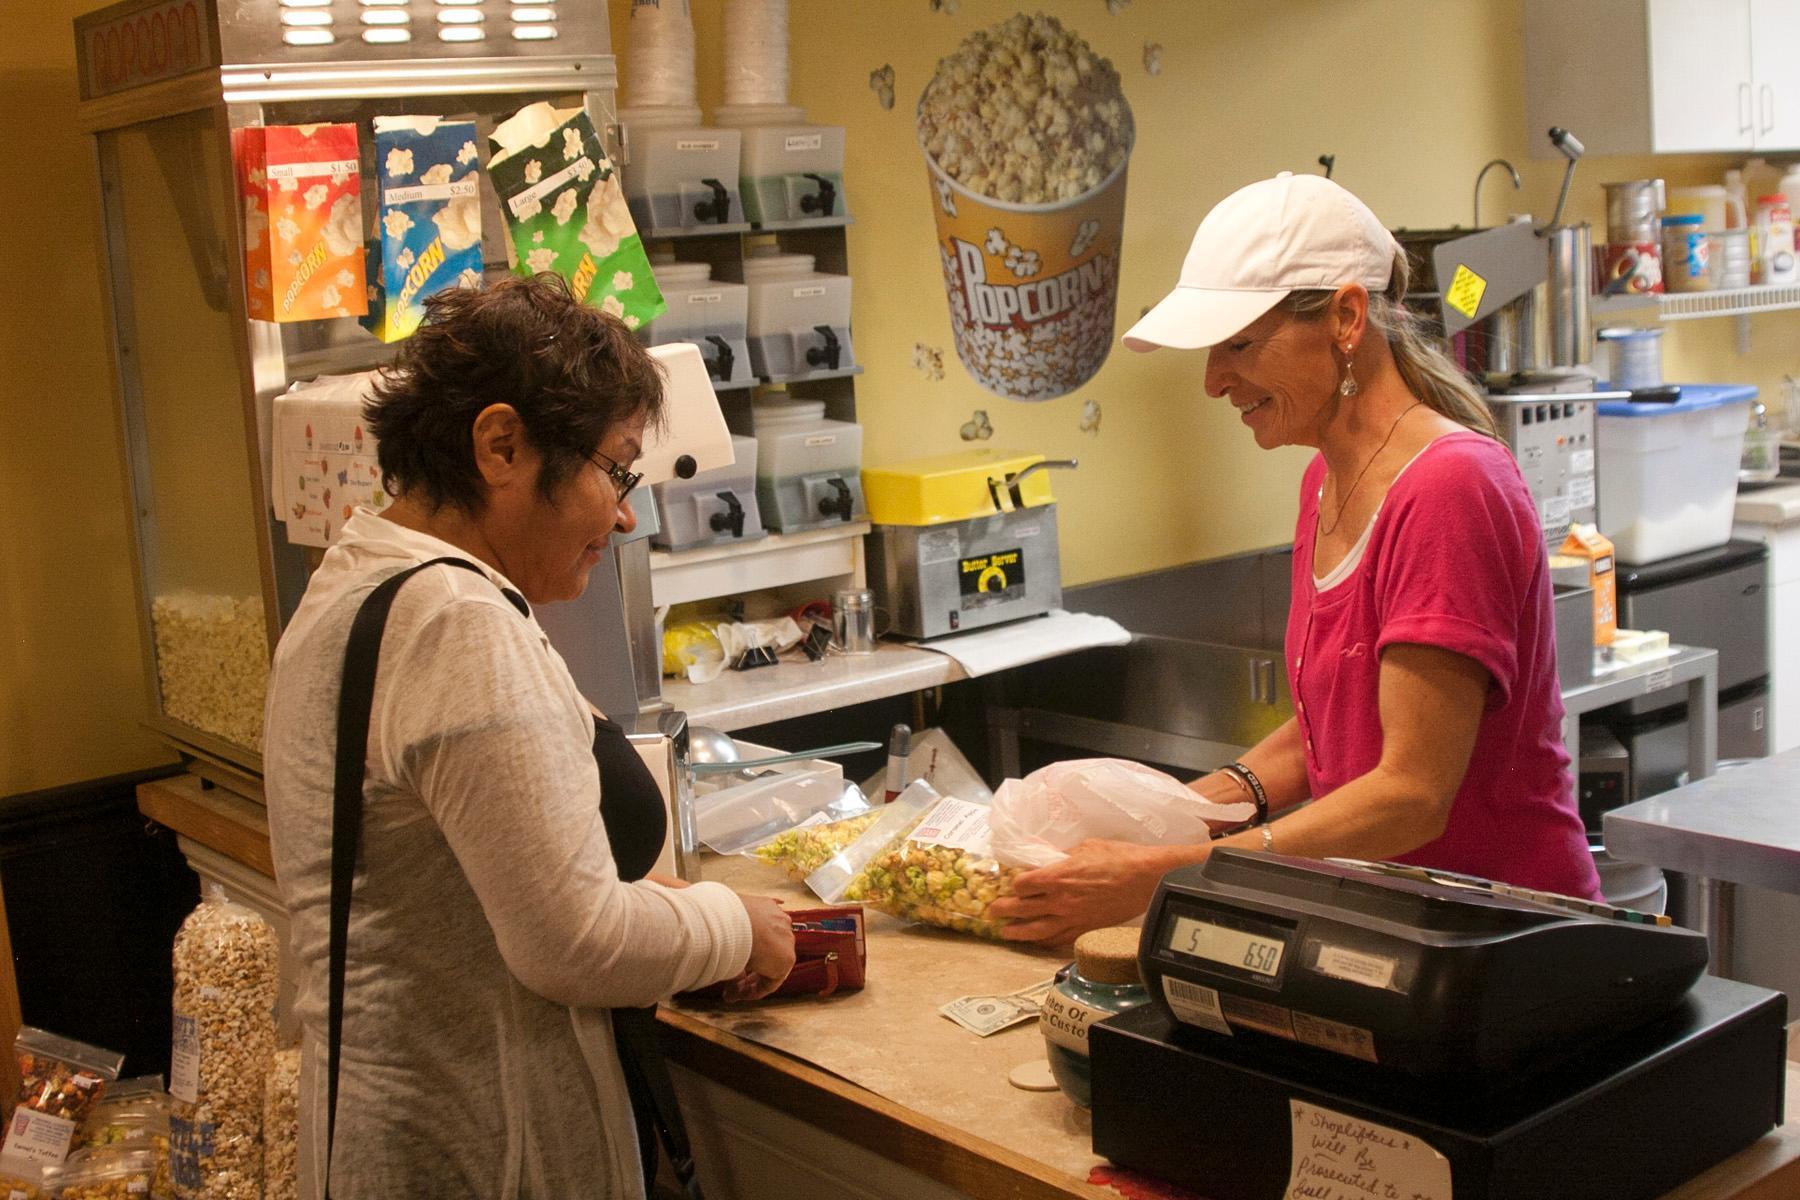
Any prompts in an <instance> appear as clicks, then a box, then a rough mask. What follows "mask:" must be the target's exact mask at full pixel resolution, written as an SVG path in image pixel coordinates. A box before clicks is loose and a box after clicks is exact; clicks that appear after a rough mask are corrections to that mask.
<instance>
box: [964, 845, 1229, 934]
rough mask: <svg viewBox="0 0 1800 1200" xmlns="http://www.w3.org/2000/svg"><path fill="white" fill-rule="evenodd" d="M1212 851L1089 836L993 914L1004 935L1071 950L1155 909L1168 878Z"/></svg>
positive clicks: (1024, 878)
mask: <svg viewBox="0 0 1800 1200" xmlns="http://www.w3.org/2000/svg"><path fill="white" fill-rule="evenodd" d="M1208 850H1209V847H1207V846H1205V845H1198V846H1139V845H1134V844H1133V843H1131V842H1113V841H1105V840H1103V839H1100V838H1089V839H1088V840H1087V841H1085V842H1082V843H1081V844H1080V845H1078V846H1076V847H1075V848H1074V849H1073V850H1071V851H1069V854H1068V857H1066V858H1063V859H1061V860H1059V861H1057V862H1054V863H1051V864H1050V865H1049V866H1047V867H1039V868H1038V869H1037V870H1035V871H1027V872H1025V873H1024V874H1023V875H1020V876H1019V877H1018V878H1017V879H1015V880H1014V881H1013V891H1012V895H1010V896H1003V897H1001V898H1000V899H998V900H996V901H994V903H993V904H992V905H990V906H989V907H988V915H990V916H992V917H996V918H999V919H1003V920H1005V921H1006V922H1007V923H1006V924H1005V925H1003V926H1002V927H1001V929H1000V936H1001V937H1004V938H1008V939H1010V940H1012V941H1016V942H1037V943H1039V944H1040V945H1045V946H1065V945H1068V944H1069V943H1070V942H1072V941H1074V940H1075V938H1076V937H1077V936H1079V935H1080V934H1083V933H1086V932H1087V931H1088V930H1090V929H1104V928H1106V927H1107V926H1110V925H1123V924H1126V923H1127V922H1129V921H1132V920H1135V919H1136V918H1137V917H1139V916H1140V915H1142V914H1143V912H1144V910H1145V909H1146V908H1148V907H1150V898H1151V897H1152V896H1153V895H1155V894H1156V885H1157V884H1158V883H1159V882H1161V880H1162V877H1163V876H1164V875H1166V874H1168V873H1169V872H1170V871H1171V870H1173V869H1174V868H1175V867H1178V866H1182V865H1184V864H1186V863H1195V862H1201V861H1203V860H1204V859H1205V858H1206V855H1207V853H1208Z"/></svg>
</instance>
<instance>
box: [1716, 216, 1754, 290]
mask: <svg viewBox="0 0 1800 1200" xmlns="http://www.w3.org/2000/svg"><path fill="white" fill-rule="evenodd" d="M1706 241H1707V273H1708V274H1709V275H1711V276H1712V281H1713V286H1714V287H1716V288H1744V287H1749V286H1750V268H1751V264H1750V231H1749V230H1748V229H1715V230H1713V231H1712V232H1711V233H1709V234H1707V235H1706Z"/></svg>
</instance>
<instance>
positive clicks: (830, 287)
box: [744, 253, 856, 380]
mask: <svg viewBox="0 0 1800 1200" xmlns="http://www.w3.org/2000/svg"><path fill="white" fill-rule="evenodd" d="M744 282H745V284H746V285H748V287H749V289H750V310H749V333H750V362H751V366H752V368H753V369H754V370H755V372H756V374H758V375H759V376H761V377H762V378H764V379H768V380H786V379H804V378H806V377H807V376H809V375H833V374H844V373H847V372H849V371H852V370H854V369H855V367H856V356H855V354H854V353H853V351H852V349H851V346H850V277H849V276H848V275H827V274H822V273H820V272H818V271H815V270H813V256H812V255H810V254H781V253H767V254H753V255H752V256H751V257H749V258H747V259H745V260H744Z"/></svg>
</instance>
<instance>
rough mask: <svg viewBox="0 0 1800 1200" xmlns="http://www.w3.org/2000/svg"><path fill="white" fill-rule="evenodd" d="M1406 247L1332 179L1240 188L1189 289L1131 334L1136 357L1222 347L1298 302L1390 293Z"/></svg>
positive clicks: (1220, 217)
mask: <svg viewBox="0 0 1800 1200" xmlns="http://www.w3.org/2000/svg"><path fill="white" fill-rule="evenodd" d="M1398 249H1399V243H1397V242H1395V241H1394V236H1393V235H1392V234H1390V233H1389V232H1388V231H1387V227H1386V226H1384V225H1383V224H1382V223H1381V221H1380V220H1379V219H1377V218H1376V216H1375V214H1374V213H1373V212H1371V211H1369V206H1368V205H1366V204H1364V203H1363V202H1362V201H1361V200H1358V199H1357V198H1356V197H1355V196H1353V195H1351V194H1350V193H1349V192H1348V191H1346V190H1345V189H1343V188H1342V187H1339V186H1338V185H1337V184H1335V183H1333V182H1332V181H1331V180H1329V179H1326V178H1325V177H1324V176H1323V175H1295V174H1294V173H1293V172H1291V171H1283V172H1282V173H1281V174H1279V175H1277V176H1276V177H1275V178H1273V179H1264V180H1260V181H1258V182H1256V183H1253V184H1251V185H1249V186H1248V187H1243V188H1239V189H1238V190H1237V191H1235V192H1233V193H1231V195H1229V196H1227V197H1225V199H1223V200H1221V201H1219V203H1218V204H1216V205H1214V206H1213V210H1212V211H1211V212H1209V213H1207V214H1206V219H1205V220H1203V221H1201V222H1200V228H1199V230H1198V231H1196V232H1195V234H1194V242H1193V245H1191V246H1189V247H1188V252H1187V259H1186V260H1185V261H1184V262H1183V263H1182V264H1181V281H1180V282H1179V283H1177V284H1176V285H1175V290H1174V291H1172V292H1170V293H1169V294H1168V295H1167V296H1165V297H1163V299H1162V302H1161V303H1159V304H1158V305H1157V306H1156V307H1155V308H1153V309H1151V310H1150V311H1149V312H1147V313H1145V314H1144V316H1143V319H1142V320H1140V321H1139V322H1138V323H1137V324H1136V325H1133V326H1132V327H1131V328H1130V329H1129V330H1128V331H1127V332H1126V334H1125V344H1126V345H1127V346H1129V347H1130V348H1131V349H1133V350H1138V351H1145V350H1155V349H1157V348H1158V347H1160V346H1168V347H1170V348H1172V349H1175V350H1198V349H1200V348H1201V347H1203V346H1212V345H1216V344H1218V343H1219V342H1222V341H1224V340H1225V339H1226V338H1228V337H1230V336H1231V335H1232V334H1234V333H1236V332H1238V331H1239V330H1240V329H1243V328H1244V327H1245V326H1246V325H1248V324H1250V323H1251V322H1252V321H1254V320H1256V318H1258V317H1260V316H1262V315H1263V314H1264V313H1266V312H1268V311H1269V310H1270V309H1271V308H1274V307H1275V305H1276V304H1277V303H1278V302H1279V301H1280V300H1281V298H1282V297H1283V296H1286V295H1287V294H1288V293H1289V292H1292V291H1296V290H1299V289H1302V288H1330V289H1336V288H1340V287H1343V286H1344V285H1345V284H1348V283H1360V284H1362V285H1363V286H1364V287H1365V288H1367V289H1369V291H1370V292H1371V293H1375V294H1378V293H1380V292H1381V291H1382V289H1384V288H1386V287H1387V285H1388V279H1389V277H1390V276H1391V275H1392V273H1393V269H1394V254H1395V252H1396V251H1397V250H1398Z"/></svg>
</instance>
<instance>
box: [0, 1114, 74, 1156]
mask: <svg viewBox="0 0 1800 1200" xmlns="http://www.w3.org/2000/svg"><path fill="white" fill-rule="evenodd" d="M74 1140H75V1122H73V1121H66V1120H64V1119H63V1118H61V1117H53V1116H51V1115H50V1114H49V1113H41V1112H38V1111H36V1110H35V1109H30V1108H26V1107H25V1106H24V1105H23V1104H21V1105H19V1107H18V1108H16V1109H14V1110H13V1119H12V1124H11V1125H9V1126H8V1127H7V1130H6V1146H5V1149H4V1150H0V1157H5V1158H16V1159H23V1160H24V1161H26V1162H31V1163H40V1164H42V1165H44V1166H48V1167H60V1166H62V1164H63V1160H64V1159H66V1158H68V1157H69V1146H70V1144H71V1143H73V1142H74Z"/></svg>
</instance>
